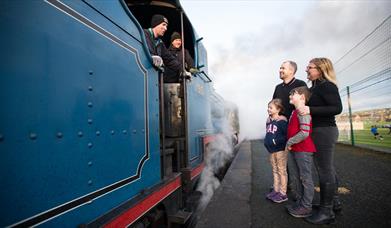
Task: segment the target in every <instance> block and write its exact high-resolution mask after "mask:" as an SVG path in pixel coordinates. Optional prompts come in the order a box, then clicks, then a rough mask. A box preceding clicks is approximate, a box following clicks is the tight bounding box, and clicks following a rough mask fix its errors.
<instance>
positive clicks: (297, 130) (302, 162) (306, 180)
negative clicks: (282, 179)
mask: <svg viewBox="0 0 391 228" xmlns="http://www.w3.org/2000/svg"><path fill="white" fill-rule="evenodd" d="M309 97H310V92H309V90H308V88H307V86H301V87H297V88H294V89H292V90H291V92H290V95H289V103H291V104H293V105H294V106H295V110H293V112H292V114H291V116H290V119H289V123H288V141H287V144H286V150H289V151H290V153H292V155H293V158H294V166H295V168H296V169H297V170H298V172H296V173H298V175H299V177H298V178H297V180H298V181H299V182H300V188H299V189H298V190H299V192H298V194H299V199H298V200H297V202H296V203H295V204H294V205H291V206H288V207H287V209H288V212H289V214H291V215H292V216H294V217H297V218H304V217H308V216H310V215H311V213H312V199H313V197H314V182H313V180H312V173H311V170H312V156H313V153H314V152H316V148H315V145H314V143H313V141H312V139H311V137H310V133H311V131H312V122H311V116H310V115H303V116H301V115H299V114H298V112H297V109H299V108H301V107H303V106H305V104H306V102H307V101H308V99H309Z"/></svg>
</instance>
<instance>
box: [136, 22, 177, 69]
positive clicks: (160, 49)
mask: <svg viewBox="0 0 391 228" xmlns="http://www.w3.org/2000/svg"><path fill="white" fill-rule="evenodd" d="M144 34H145V38H146V40H147V45H148V49H149V52H150V53H151V55H158V56H160V57H162V59H163V63H164V66H165V67H169V68H170V69H172V70H173V71H175V72H180V71H181V69H182V66H181V64H180V63H179V62H178V61H177V59H176V58H175V57H174V56H173V55H172V54H171V53H170V52H169V51H168V50H167V48H166V46H165V45H164V43H163V41H162V40H161V39H160V38H157V39H155V38H154V36H153V32H152V29H144Z"/></svg>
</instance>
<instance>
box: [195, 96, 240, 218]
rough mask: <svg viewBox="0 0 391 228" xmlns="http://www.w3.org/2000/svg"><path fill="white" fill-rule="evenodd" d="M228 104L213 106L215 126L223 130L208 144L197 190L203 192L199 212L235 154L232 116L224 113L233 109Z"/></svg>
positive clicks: (211, 194)
mask: <svg viewBox="0 0 391 228" xmlns="http://www.w3.org/2000/svg"><path fill="white" fill-rule="evenodd" d="M227 105H229V104H228V103H226V107H225V108H224V109H223V110H221V109H220V110H219V109H218V108H217V107H212V122H213V124H214V125H217V126H215V127H217V128H219V129H220V130H221V132H220V133H219V134H218V135H216V137H215V139H214V140H213V141H211V142H210V143H209V144H208V145H207V149H206V151H207V152H206V153H207V154H206V157H205V168H204V170H203V171H202V174H201V177H200V182H199V184H198V187H197V191H200V192H202V196H201V199H200V202H199V205H198V208H197V212H198V213H200V212H202V211H203V210H204V209H205V207H206V205H207V204H208V203H209V201H210V199H211V198H212V196H213V194H214V192H215V190H216V189H217V188H218V187H219V186H220V180H219V178H218V175H219V174H220V172H221V171H222V169H224V167H225V166H226V165H227V163H228V162H230V161H231V160H232V158H233V156H234V153H233V141H234V138H233V137H232V136H233V135H234V133H235V132H234V129H233V128H232V124H231V122H230V118H227V113H224V110H232V109H231V107H227ZM221 111H223V113H216V112H221Z"/></svg>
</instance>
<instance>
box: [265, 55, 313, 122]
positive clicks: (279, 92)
mask: <svg viewBox="0 0 391 228" xmlns="http://www.w3.org/2000/svg"><path fill="white" fill-rule="evenodd" d="M296 71H297V64H296V63H295V62H293V61H290V60H288V61H285V62H283V63H282V64H281V66H280V79H281V80H282V81H283V82H282V83H281V84H278V85H277V86H276V88H275V89H274V93H273V99H276V98H278V99H281V101H282V105H283V106H284V110H285V111H284V112H283V113H281V114H282V115H284V116H285V117H286V118H287V119H289V117H290V116H291V113H292V110H293V109H294V108H295V107H294V106H293V105H291V104H289V92H290V91H291V90H292V89H294V88H296V87H300V86H307V84H306V83H305V82H304V81H302V80H299V79H296V78H295V73H296Z"/></svg>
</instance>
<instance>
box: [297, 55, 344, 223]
mask: <svg viewBox="0 0 391 228" xmlns="http://www.w3.org/2000/svg"><path fill="white" fill-rule="evenodd" d="M306 72H307V78H308V79H309V80H310V81H311V82H312V87H311V88H310V91H311V93H312V95H311V97H310V99H309V101H308V105H307V106H304V107H302V108H300V109H299V113H300V114H301V115H306V114H311V116H312V124H313V131H312V139H313V141H314V143H315V147H316V150H317V153H315V154H314V164H315V167H316V169H317V170H318V175H319V183H320V207H319V209H318V210H316V211H313V213H312V216H310V217H307V218H306V221H308V222H310V223H313V224H329V223H333V222H335V214H334V211H333V198H334V194H335V189H336V185H337V184H336V176H335V170H334V149H335V143H336V142H337V139H338V128H337V126H336V124H335V115H337V114H339V113H341V111H342V102H341V98H340V96H339V92H338V87H337V80H336V76H335V72H334V68H333V64H332V62H331V61H330V60H329V59H327V58H314V59H312V60H311V61H310V62H309V63H308V66H307V69H306ZM339 206H340V205H339Z"/></svg>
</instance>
